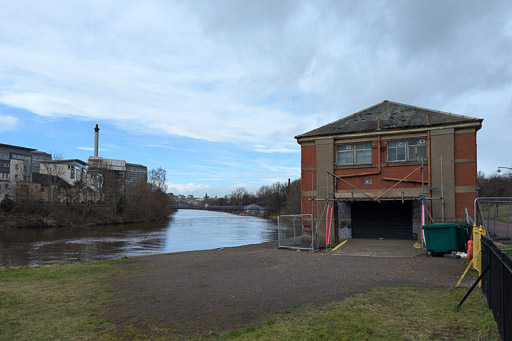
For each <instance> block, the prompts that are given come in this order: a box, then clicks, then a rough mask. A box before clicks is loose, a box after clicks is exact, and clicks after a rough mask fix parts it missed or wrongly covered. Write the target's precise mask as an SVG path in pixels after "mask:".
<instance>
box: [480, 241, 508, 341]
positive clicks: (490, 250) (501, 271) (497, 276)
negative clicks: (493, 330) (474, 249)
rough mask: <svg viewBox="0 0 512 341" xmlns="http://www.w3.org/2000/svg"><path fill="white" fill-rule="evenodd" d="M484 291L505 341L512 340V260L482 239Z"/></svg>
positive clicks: (492, 243)
mask: <svg viewBox="0 0 512 341" xmlns="http://www.w3.org/2000/svg"><path fill="white" fill-rule="evenodd" d="M487 268H488V271H486V273H485V274H484V275H483V277H482V290H483V292H484V294H485V296H486V297H487V303H488V304H489V308H490V309H491V310H492V312H493V314H494V318H495V319H496V322H497V323H498V328H499V330H500V334H501V337H502V339H503V340H505V341H510V340H512V259H510V258H509V257H508V256H507V255H506V254H505V253H504V252H503V251H501V250H500V249H499V248H498V247H497V246H496V245H495V244H494V242H493V241H492V240H490V239H487V238H482V270H483V269H487Z"/></svg>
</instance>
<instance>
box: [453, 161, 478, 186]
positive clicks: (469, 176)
mask: <svg viewBox="0 0 512 341" xmlns="http://www.w3.org/2000/svg"><path fill="white" fill-rule="evenodd" d="M476 175H477V170H476V162H461V163H455V186H476Z"/></svg>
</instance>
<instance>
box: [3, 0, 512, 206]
mask: <svg viewBox="0 0 512 341" xmlns="http://www.w3.org/2000/svg"><path fill="white" fill-rule="evenodd" d="M0 22H1V24H0V143H7V144H15V145H21V146H26V147H31V148H37V149H39V150H41V151H45V152H52V153H56V154H62V155H63V157H64V158H79V159H82V160H87V158H88V157H89V156H90V155H91V154H92V148H93V141H94V135H93V128H94V126H95V124H96V123H98V124H99V126H100V129H101V131H100V156H103V157H106V158H114V159H116V158H117V159H125V160H127V161H128V162H132V163H140V164H144V165H146V166H148V168H149V169H151V168H157V167H162V168H164V169H166V170H167V178H168V185H169V190H170V191H172V192H174V193H182V194H192V193H193V194H195V195H198V196H202V195H204V193H205V192H208V194H209V195H221V196H222V195H225V194H228V193H230V192H232V191H233V190H234V189H235V188H236V187H239V186H244V187H246V188H247V189H248V190H249V191H252V192H254V191H256V190H257V189H258V188H259V187H260V186H261V185H264V184H271V183H273V182H276V181H287V179H288V178H291V179H296V178H298V177H299V176H300V150H299V146H298V145H297V144H296V142H295V139H294V138H293V137H294V136H295V135H297V134H300V133H303V132H306V131H309V130H311V129H314V128H316V127H318V126H321V125H323V124H326V123H329V122H331V121H334V120H336V119H339V118H341V117H344V116H347V115H349V114H351V113H353V112H355V111H358V110H360V109H363V108H366V107H368V106H371V105H373V104H376V103H378V102H380V101H382V100H384V99H389V100H392V101H397V102H402V103H406V104H412V105H417V106H423V107H427V108H432V109H438V110H443V111H448V112H453V113H457V114H463V115H468V116H474V117H479V118H483V119H484V125H483V129H482V130H481V131H480V132H479V135H478V153H479V169H480V170H481V171H483V172H485V173H486V174H490V173H493V172H494V171H495V170H496V168H497V166H508V167H512V157H511V155H512V154H511V153H510V151H509V146H510V145H511V144H512V135H511V134H510V131H511V130H512V114H511V113H512V96H511V95H512V62H511V56H512V4H511V3H510V2H509V1H493V2H489V3H484V2H481V1H462V0H459V1H450V2H446V1H440V0H436V1H428V2H426V1H405V0H403V1H400V0H398V1H393V2H387V1H379V0H374V1H357V2H355V1H341V0H340V1H285V0H283V1H278V2H276V1H239V0H218V1H142V2H141V1H80V2H69V1H16V2H2V3H0Z"/></svg>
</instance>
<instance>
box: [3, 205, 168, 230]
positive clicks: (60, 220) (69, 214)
mask: <svg viewBox="0 0 512 341" xmlns="http://www.w3.org/2000/svg"><path fill="white" fill-rule="evenodd" d="M174 212H176V210H170V209H169V210H167V211H166V212H164V213H163V214H162V215H158V216H151V217H145V218H141V217H137V218H134V216H132V215H122V214H118V213H116V212H115V211H114V210H112V208H111V207H109V206H102V205H24V206H17V207H16V208H14V209H13V210H12V211H10V212H2V211H0V229H17V228H50V227H62V226H69V227H89V226H100V225H113V224H131V223H142V222H148V221H164V220H166V219H168V216H169V215H170V214H172V213H174Z"/></svg>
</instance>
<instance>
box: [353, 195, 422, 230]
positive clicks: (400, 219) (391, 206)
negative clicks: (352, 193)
mask: <svg viewBox="0 0 512 341" xmlns="http://www.w3.org/2000/svg"><path fill="white" fill-rule="evenodd" d="M352 238H385V239H412V201H411V200H406V201H404V202H403V203H402V201H401V200H396V201H382V202H381V203H378V202H374V201H358V202H353V203H352Z"/></svg>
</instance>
